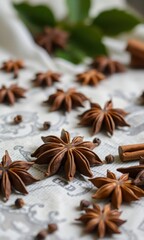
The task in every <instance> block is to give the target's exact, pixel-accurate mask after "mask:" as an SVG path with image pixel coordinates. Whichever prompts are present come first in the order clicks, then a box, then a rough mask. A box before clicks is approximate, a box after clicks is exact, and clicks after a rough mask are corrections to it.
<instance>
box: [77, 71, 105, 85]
mask: <svg viewBox="0 0 144 240" xmlns="http://www.w3.org/2000/svg"><path fill="white" fill-rule="evenodd" d="M103 79H105V76H104V75H103V74H102V73H100V72H98V71H96V70H95V69H92V70H88V71H86V72H84V73H80V74H77V81H78V82H80V83H81V84H82V85H92V86H96V85H97V84H98V83H99V82H101V81H102V80H103Z"/></svg>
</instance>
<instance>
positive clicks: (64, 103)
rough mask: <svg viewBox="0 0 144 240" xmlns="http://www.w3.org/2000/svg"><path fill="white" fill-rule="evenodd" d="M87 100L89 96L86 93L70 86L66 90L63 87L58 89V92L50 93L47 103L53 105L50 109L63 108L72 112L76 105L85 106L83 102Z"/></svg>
mask: <svg viewBox="0 0 144 240" xmlns="http://www.w3.org/2000/svg"><path fill="white" fill-rule="evenodd" d="M86 100H88V98H87V97H86V96H85V95H84V94H82V93H80V92H76V89H75V88H69V89H68V90H67V91H66V92H64V91H63V90H62V89H57V92H56V93H54V94H52V95H50V96H49V98H48V100H47V101H45V103H48V104H50V105H52V106H51V108H50V111H56V110H58V109H62V110H64V111H66V112H70V111H71V110H72V109H74V108H76V107H84V106H83V102H84V101H86Z"/></svg>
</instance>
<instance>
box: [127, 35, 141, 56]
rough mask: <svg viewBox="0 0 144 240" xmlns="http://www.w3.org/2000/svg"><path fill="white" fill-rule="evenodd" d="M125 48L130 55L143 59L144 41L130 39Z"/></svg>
mask: <svg viewBox="0 0 144 240" xmlns="http://www.w3.org/2000/svg"><path fill="white" fill-rule="evenodd" d="M126 50H127V51H128V52H130V53H131V54H132V55H134V56H137V57H139V58H143V59H144V42H141V41H139V40H136V39H130V40H129V41H128V45H127V48H126Z"/></svg>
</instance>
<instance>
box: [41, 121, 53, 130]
mask: <svg viewBox="0 0 144 240" xmlns="http://www.w3.org/2000/svg"><path fill="white" fill-rule="evenodd" d="M50 126H51V124H50V122H44V123H43V130H48V129H49V128H50Z"/></svg>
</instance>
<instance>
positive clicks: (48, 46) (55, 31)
mask: <svg viewBox="0 0 144 240" xmlns="http://www.w3.org/2000/svg"><path fill="white" fill-rule="evenodd" d="M68 37H69V34H68V33H67V32H65V31H62V30H61V29H59V28H51V27H45V28H44V30H43V32H41V33H40V34H38V35H37V36H36V38H35V41H36V43H37V44H38V45H40V46H41V47H43V48H44V49H45V50H46V51H47V52H48V53H50V54H52V53H54V52H55V50H57V49H60V48H62V49H63V48H65V47H66V45H67V41H68Z"/></svg>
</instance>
